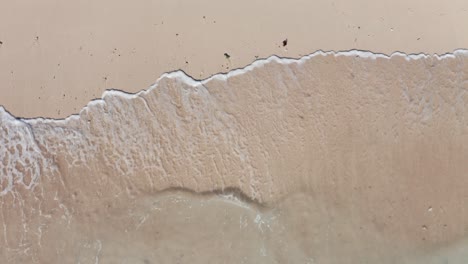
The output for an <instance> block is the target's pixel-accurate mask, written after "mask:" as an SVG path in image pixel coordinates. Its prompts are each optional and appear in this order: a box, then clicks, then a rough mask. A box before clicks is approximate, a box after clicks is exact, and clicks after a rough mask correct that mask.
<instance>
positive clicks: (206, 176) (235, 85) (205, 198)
mask: <svg viewBox="0 0 468 264" xmlns="http://www.w3.org/2000/svg"><path fill="white" fill-rule="evenodd" d="M467 91H468V53H467V52H466V51H463V50H459V51H455V52H454V53H451V54H445V55H441V56H437V55H405V54H402V53H395V54H393V55H392V56H385V55H381V54H373V53H370V52H361V51H349V52H339V53H335V52H316V53H314V54H311V55H309V56H305V57H303V58H301V59H297V60H295V59H284V58H278V57H270V58H268V59H265V60H258V61H255V62H254V63H252V64H251V65H249V66H247V67H246V68H243V69H236V70H233V71H231V72H229V73H228V74H218V75H214V76H212V77H210V78H208V79H206V80H202V81H197V80H194V79H192V78H190V77H189V76H187V75H185V73H183V72H181V71H176V72H172V73H167V74H164V75H163V76H161V78H159V79H158V80H157V81H156V83H155V84H154V85H152V86H151V87H150V88H148V89H147V90H144V91H141V92H139V93H136V94H127V93H125V92H122V91H117V90H111V91H107V92H105V93H104V94H103V96H102V99H98V100H94V101H91V102H90V103H89V104H88V105H87V106H86V107H84V108H83V109H82V110H81V111H80V112H79V113H78V114H76V115H73V116H70V117H68V118H66V119H61V120H53V119H47V118H37V119H18V118H15V117H14V116H13V115H12V114H10V113H9V112H7V110H6V109H4V108H2V107H0V172H1V174H0V201H1V203H0V212H1V215H0V259H2V260H4V261H2V263H60V262H61V263H175V262H177V261H178V262H180V263H207V262H208V263H210V262H212V263H219V262H229V263H285V262H286V263H288V262H289V263H344V262H346V263H365V262H368V263H376V262H378V263H395V262H398V263H431V261H433V263H443V261H450V262H449V263H465V262H463V261H465V260H466V256H465V255H466V253H464V251H463V250H460V248H464V245H465V242H464V241H465V237H466V230H468V229H467V228H468V222H467V221H466V219H468V218H467V217H468V211H467V210H464V208H465V206H466V204H467V199H468V192H467V190H468V177H466V176H467V173H468V163H467V162H466V161H467V160H468V114H467V113H468V111H467V110H468V109H467V107H468V94H467Z"/></svg>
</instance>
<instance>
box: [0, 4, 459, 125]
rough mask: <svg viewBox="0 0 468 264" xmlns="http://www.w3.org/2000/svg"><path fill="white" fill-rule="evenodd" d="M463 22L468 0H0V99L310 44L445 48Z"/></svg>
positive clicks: (74, 106)
mask: <svg viewBox="0 0 468 264" xmlns="http://www.w3.org/2000/svg"><path fill="white" fill-rule="evenodd" d="M466 25H468V1H466V0H446V1H440V0H424V1H422V0H392V1H388V0H352V1H350V0H333V1H328V0H314V1H304V0H288V1H270V0H254V1H251V0H236V1H214V0H196V1H194V0H139V1H124V0H99V1H93V0H40V1H38V0H14V1H13V0H12V1H6V0H4V1H2V8H0V41H1V43H2V44H0V105H3V106H5V107H6V108H7V109H8V110H9V111H10V112H11V113H13V114H14V115H15V116H19V117H53V118H58V117H61V118H63V117H67V116H69V115H71V114H76V113H78V112H79V111H80V110H81V109H82V108H83V107H84V106H85V105H86V104H87V103H88V102H89V101H90V100H92V99H95V98H100V96H101V94H102V93H103V92H104V90H105V89H110V88H114V89H120V90H124V91H127V92H138V91H140V90H142V89H145V88H147V87H149V86H150V85H151V84H153V83H154V81H155V80H156V79H157V78H159V76H161V75H162V74H163V73H165V72H169V71H174V70H178V69H182V70H184V71H185V72H186V73H188V74H189V75H190V76H192V77H194V78H195V79H204V78H207V77H209V76H211V75H213V74H214V73H218V72H229V71H230V70H232V69H234V68H239V67H245V66H246V65H248V64H250V63H251V62H252V61H254V60H255V59H257V58H267V57H269V56H270V55H278V56H281V57H292V58H300V57H302V56H304V55H306V54H310V53H311V52H314V51H316V50H324V51H330V50H334V51H343V50H350V49H358V50H369V51H372V52H378V53H385V54H388V55H390V54H392V53H393V52H395V51H400V52H405V53H408V54H409V53H420V52H425V53H428V54H434V53H437V54H444V53H447V52H453V51H454V50H455V49H459V48H467V47H468V27H467V26H466ZM286 39H287V40H288V43H287V45H286V46H283V41H284V40H286ZM224 53H227V54H229V55H230V57H229V58H228V59H227V58H226V57H225V56H224Z"/></svg>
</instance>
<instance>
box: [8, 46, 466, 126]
mask: <svg viewBox="0 0 468 264" xmlns="http://www.w3.org/2000/svg"><path fill="white" fill-rule="evenodd" d="M318 56H335V57H341V56H347V57H356V56H358V57H361V58H366V59H372V60H376V59H391V58H393V57H403V58H405V60H407V61H411V60H420V59H427V58H430V57H433V58H435V59H437V60H443V59H447V58H452V59H453V58H456V57H457V56H468V49H457V50H455V51H453V52H452V53H445V54H441V55H438V54H433V55H430V54H427V53H417V54H416V53H414V54H406V53H403V52H394V53H392V54H391V55H386V54H383V53H373V52H370V51H363V50H348V51H338V52H336V51H322V50H318V51H315V52H313V53H311V54H309V55H305V56H303V57H301V58H298V59H294V58H287V57H278V56H276V55H272V56H270V57H268V58H265V59H258V60H255V61H254V62H252V63H251V64H249V65H247V66H245V67H243V68H238V69H233V70H231V71H229V72H227V73H217V74H214V75H212V76H210V77H208V78H206V79H202V80H197V79H195V78H193V77H191V76H190V75H188V74H187V73H185V72H184V71H182V70H176V71H172V72H167V73H164V74H162V75H161V77H159V78H158V79H157V80H156V82H155V83H154V84H152V85H151V86H150V87H149V88H147V89H145V90H141V91H139V92H136V93H127V92H124V91H121V90H116V89H109V90H106V91H104V93H103V94H102V97H101V98H100V99H95V100H92V101H90V102H89V103H88V104H87V105H86V106H85V107H83V108H82V109H81V111H84V110H85V109H86V108H87V107H89V106H92V105H94V104H102V103H104V100H103V99H104V98H105V97H106V96H120V97H124V98H125V97H127V98H128V99H132V98H135V97H137V96H140V95H142V94H144V93H148V92H150V91H151V90H153V89H156V87H158V83H159V82H160V81H161V80H162V79H164V78H169V79H177V80H178V81H180V82H182V83H184V84H186V85H189V86H193V87H195V86H199V85H204V84H206V83H208V82H210V81H211V80H223V81H225V80H227V79H229V78H231V77H234V76H237V75H241V74H244V73H246V72H250V71H252V70H254V69H255V68H260V67H263V66H264V65H266V64H268V63H271V62H276V63H282V64H294V63H296V64H302V63H304V62H306V61H308V60H310V59H312V58H314V57H318ZM2 109H3V110H2ZM0 110H2V111H3V112H7V111H6V110H5V109H4V108H3V107H2V106H0ZM81 111H80V113H81ZM0 113H1V111H0ZM18 119H20V120H22V121H24V122H27V123H30V124H34V123H36V122H38V121H42V122H55V123H59V124H60V123H67V122H69V121H71V120H76V119H79V114H73V115H70V116H68V117H66V118H63V119H54V118H43V117H38V118H18Z"/></svg>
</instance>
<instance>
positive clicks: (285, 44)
mask: <svg viewBox="0 0 468 264" xmlns="http://www.w3.org/2000/svg"><path fill="white" fill-rule="evenodd" d="M287 45H288V39H285V40H283V47H286V46H287Z"/></svg>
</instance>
